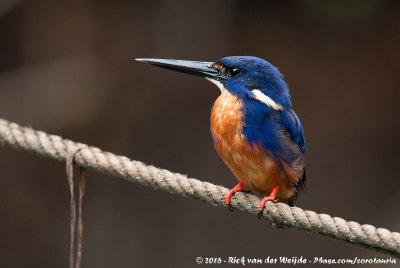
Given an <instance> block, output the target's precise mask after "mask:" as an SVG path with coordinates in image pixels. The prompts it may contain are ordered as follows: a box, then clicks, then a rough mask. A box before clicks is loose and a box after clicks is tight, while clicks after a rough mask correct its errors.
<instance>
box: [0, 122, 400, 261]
mask: <svg viewBox="0 0 400 268" xmlns="http://www.w3.org/2000/svg"><path fill="white" fill-rule="evenodd" d="M0 142H1V143H2V144H5V145H9V146H11V147H13V148H16V149H20V150H25V151H30V152H34V153H37V154H39V155H42V156H45V157H49V158H53V159H56V160H59V161H63V162H65V161H66V158H67V156H68V155H69V153H70V152H72V151H74V150H76V148H79V147H81V146H84V148H81V149H80V150H79V151H78V152H77V153H76V155H75V159H74V160H75V163H76V164H77V165H79V166H82V167H84V168H87V169H91V170H95V171H98V172H101V173H104V174H108V175H113V176H117V177H121V178H124V179H126V180H128V181H132V182H137V183H140V184H142V185H146V186H151V187H153V188H155V189H159V190H164V191H167V192H169V193H172V194H178V195H181V196H183V197H186V198H193V199H199V200H202V201H206V202H208V203H210V204H211V205H214V206H221V207H225V202H224V201H225V199H224V197H225V195H226V194H227V193H228V191H229V190H228V189H227V188H225V187H222V186H218V185H214V184H211V183H208V182H204V181H199V180H196V179H191V178H187V177H186V176H185V175H182V174H178V173H172V172H170V171H168V170H165V169H159V168H156V167H154V166H148V165H145V164H143V163H142V162H139V161H132V160H130V159H129V158H127V157H124V156H117V155H115V154H112V153H109V152H103V151H102V150H100V149H99V148H95V147H91V146H87V145H85V144H82V143H76V142H73V141H70V140H66V139H62V138H61V137H59V136H55V135H49V134H46V133H44V132H42V131H36V130H33V129H31V128H26V127H21V126H19V125H17V124H15V123H10V122H8V121H6V120H2V119H0ZM259 202H260V198H259V197H257V196H255V195H252V194H245V193H237V194H236V195H235V198H233V199H232V203H231V205H232V208H233V209H235V210H239V211H242V212H245V213H248V214H251V215H254V216H256V215H257V209H258V204H259ZM261 217H262V218H263V219H265V220H267V221H269V222H271V223H272V224H273V225H277V226H280V227H283V226H287V227H295V228H297V229H300V230H304V231H308V232H312V233H316V234H320V235H322V236H327V237H332V238H336V239H338V240H342V241H345V242H347V243H350V244H353V245H358V246H362V247H366V248H371V249H375V250H377V251H380V252H383V253H386V254H389V255H391V256H394V257H397V258H399V257H400V233H398V232H390V231H389V230H387V229H384V228H376V227H374V226H372V225H368V224H364V225H360V224H359V223H357V222H353V221H346V220H344V219H342V218H338V217H331V216H329V215H327V214H317V213H315V212H313V211H309V210H303V209H301V208H298V207H289V206H287V205H286V204H283V203H277V204H274V203H273V202H268V203H267V204H266V206H265V209H264V213H263V214H262V216H261Z"/></svg>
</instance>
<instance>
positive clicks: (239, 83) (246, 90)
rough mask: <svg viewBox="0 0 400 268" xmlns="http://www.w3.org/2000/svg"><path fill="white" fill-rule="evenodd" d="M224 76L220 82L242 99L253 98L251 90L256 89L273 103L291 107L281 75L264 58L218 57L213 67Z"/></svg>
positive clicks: (287, 90) (287, 107) (287, 91)
mask: <svg viewBox="0 0 400 268" xmlns="http://www.w3.org/2000/svg"><path fill="white" fill-rule="evenodd" d="M215 67H216V68H219V69H220V71H221V72H222V73H225V77H223V78H221V79H220V82H221V83H222V84H223V85H224V86H225V87H226V88H227V89H228V90H229V91H230V92H231V93H233V94H235V95H237V96H239V97H241V98H243V99H246V98H248V99H254V98H255V96H254V93H252V90H254V89H258V90H260V91H261V92H262V93H263V94H264V95H265V96H268V97H269V98H270V99H272V100H273V101H274V102H275V103H277V104H279V105H281V106H282V107H284V108H286V109H290V108H291V103H290V94H289V89H288V86H287V84H286V82H285V81H284V80H283V75H282V74H281V73H280V72H279V70H278V68H276V67H275V66H273V65H272V64H271V63H269V62H268V61H266V60H263V59H260V58H257V57H251V56H232V57H225V58H222V59H219V60H218V61H216V62H215V63H214V68H215Z"/></svg>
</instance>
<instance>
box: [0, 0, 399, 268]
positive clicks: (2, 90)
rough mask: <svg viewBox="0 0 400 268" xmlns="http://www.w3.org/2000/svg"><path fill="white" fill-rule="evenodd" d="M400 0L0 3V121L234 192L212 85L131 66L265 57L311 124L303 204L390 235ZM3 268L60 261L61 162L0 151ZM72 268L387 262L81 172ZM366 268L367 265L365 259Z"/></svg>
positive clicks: (64, 246)
mask: <svg viewBox="0 0 400 268" xmlns="http://www.w3.org/2000/svg"><path fill="white" fill-rule="evenodd" d="M399 48H400V2H399V1H380V0H368V1H367V0H365V1H361V0H360V1H308V0H304V1H296V2H294V1H230V0H229V1H228V0H223V1H222V0H220V1H184V0H181V1H179V0H169V1H156V0H153V1H129V0H125V1H124V0H116V1H108V2H107V1H94V0H92V1H90V0H89V1H78V0H73V1H51V0H38V1H23V0H1V2H0V114H1V117H2V118H4V119H7V120H10V121H15V122H17V123H19V124H21V125H25V126H32V127H34V128H37V129H42V130H44V131H47V132H49V133H53V134H58V135H62V136H63V137H65V138H68V139H72V140H75V141H80V142H84V143H87V144H90V145H94V146H98V147H100V148H102V149H104V150H108V151H112V152H114V153H117V154H122V155H126V156H128V157H130V158H133V159H136V160H140V161H143V162H145V163H148V164H153V165H156V166H159V167H162V168H167V169H170V170H172V171H176V172H181V173H184V174H188V175H189V176H191V177H195V178H200V179H203V180H207V181H211V182H213V183H216V184H220V185H224V186H226V187H232V186H234V185H235V184H236V180H235V179H234V177H233V175H232V174H231V173H230V172H229V171H228V169H227V168H226V167H225V166H224V164H223V163H222V161H221V160H220V159H219V158H218V156H217V154H216V153H215V152H214V149H213V147H212V142H211V137H210V134H209V114H210V108H211V106H212V103H213V101H214V100H215V98H216V97H217V96H218V94H219V90H218V89H217V88H216V87H215V86H214V85H212V84H210V83H209V82H207V81H206V80H204V79H200V78H196V77H191V76H186V75H183V74H179V73H174V72H171V71H167V70H162V69H158V68H155V67H151V66H147V65H144V64H140V63H137V62H134V60H133V59H134V58H135V57H161V58H177V59H190V60H204V61H213V60H217V59H218V58H221V57H223V56H229V55H254V56H259V57H261V58H264V59H267V60H269V61H270V62H271V63H273V64H274V65H276V66H278V67H279V69H280V70H281V72H282V73H283V74H284V75H285V79H286V81H287V82H288V83H289V85H290V88H291V93H292V100H293V103H294V108H295V109H296V111H297V113H298V114H299V116H300V118H301V120H302V122H303V125H304V127H305V131H306V140H307V154H306V157H307V166H308V181H307V191H306V193H303V194H301V195H300V197H299V202H298V206H300V207H303V208H307V209H310V210H315V211H317V212H321V213H328V214H331V215H333V216H340V217H343V218H345V219H347V220H355V221H358V222H361V223H370V224H373V225H376V226H379V227H386V228H388V229H390V230H392V231H400V214H399V213H398V212H399V207H398V204H399V201H400V195H399V192H400V177H399V164H398V163H399V160H400V155H399V150H400V143H399V134H400V133H399V131H400V126H399V116H400V111H399V108H398V107H399V106H398V105H399V100H400V93H399V89H400V78H399V70H400V49H399ZM0 169H1V170H0V178H1V179H0V215H1V220H0V267H67V263H68V249H69V194H68V193H69V192H68V187H67V180H66V176H65V171H64V170H65V167H64V165H63V164H61V163H58V162H55V161H53V160H48V159H42V158H40V157H37V156H35V155H32V154H29V153H25V152H18V151H14V150H12V149H10V148H7V147H0ZM84 225H85V226H84V227H85V234H84V249H83V264H82V267H198V265H197V264H195V257H197V256H202V257H228V256H237V257H241V256H246V257H257V258H266V257H268V256H271V257H280V256H287V257H291V256H298V257H300V256H304V257H309V258H313V257H327V258H329V257H336V258H342V257H343V258H347V257H349V258H352V257H355V256H357V257H359V258H374V257H380V258H382V257H383V258H386V255H383V254H379V253H375V252H373V251H368V250H364V249H361V248H358V247H354V246H350V245H346V244H344V243H341V242H338V241H334V240H331V239H323V238H321V237H319V236H316V235H312V234H308V233H303V232H300V231H297V230H280V229H277V228H273V227H271V226H269V225H268V224H267V223H266V222H262V221H259V220H257V218H252V217H249V216H247V215H243V214H241V213H231V212H229V211H228V210H226V209H222V208H212V207H210V206H209V205H208V204H205V203H202V202H198V201H193V200H186V199H183V198H181V197H178V196H173V195H169V194H167V193H164V192H160V191H154V190H152V189H150V188H147V187H143V186H140V185H137V184H132V183H129V182H126V181H123V180H121V179H117V178H113V177H107V176H103V175H99V174H97V173H93V172H89V174H88V189H87V195H86V197H85V204H84ZM371 267H373V266H371Z"/></svg>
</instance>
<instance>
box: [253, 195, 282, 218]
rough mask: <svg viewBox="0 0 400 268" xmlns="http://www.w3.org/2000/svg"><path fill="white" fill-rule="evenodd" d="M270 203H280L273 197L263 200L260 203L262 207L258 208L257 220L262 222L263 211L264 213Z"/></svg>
mask: <svg viewBox="0 0 400 268" xmlns="http://www.w3.org/2000/svg"><path fill="white" fill-rule="evenodd" d="M268 201H272V202H274V203H275V204H276V203H278V201H279V199H274V198H272V197H271V196H267V197H264V198H263V200H262V201H261V203H260V206H259V208H258V213H257V218H258V219H260V220H261V216H262V214H263V211H264V207H265V204H266V203H267V202H268Z"/></svg>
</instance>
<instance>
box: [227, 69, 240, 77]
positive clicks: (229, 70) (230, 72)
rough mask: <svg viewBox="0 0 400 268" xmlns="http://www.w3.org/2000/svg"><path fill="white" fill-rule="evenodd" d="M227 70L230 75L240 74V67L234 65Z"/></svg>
mask: <svg viewBox="0 0 400 268" xmlns="http://www.w3.org/2000/svg"><path fill="white" fill-rule="evenodd" d="M228 72H229V75H230V77H235V76H237V75H239V74H240V69H239V68H236V67H234V68H228Z"/></svg>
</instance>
